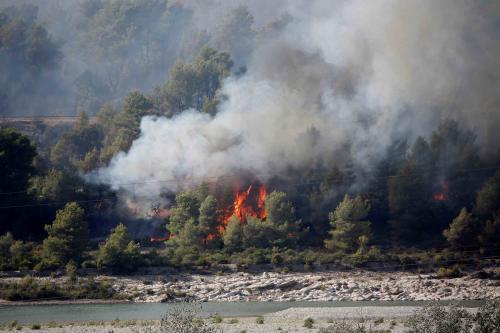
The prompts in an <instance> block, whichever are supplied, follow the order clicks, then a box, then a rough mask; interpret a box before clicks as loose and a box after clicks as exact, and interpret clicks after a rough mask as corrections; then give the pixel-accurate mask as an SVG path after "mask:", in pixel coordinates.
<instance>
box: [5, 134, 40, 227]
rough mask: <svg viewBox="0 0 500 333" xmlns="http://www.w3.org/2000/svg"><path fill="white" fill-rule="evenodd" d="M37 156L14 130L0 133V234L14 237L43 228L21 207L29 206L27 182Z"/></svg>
mask: <svg viewBox="0 0 500 333" xmlns="http://www.w3.org/2000/svg"><path fill="white" fill-rule="evenodd" d="M36 155H37V153H36V150H35V147H34V146H33V144H32V143H31V141H30V139H29V138H28V137H27V136H25V135H23V134H21V133H19V132H17V131H16V130H14V129H9V128H3V129H0V175H1V176H0V193H2V194H1V195H0V206H2V207H3V208H2V209H0V220H1V221H2V223H0V232H2V233H4V232H6V231H11V232H13V233H14V235H15V236H16V237H17V236H21V235H22V236H26V235H30V234H31V235H33V234H38V233H40V232H41V231H42V230H43V225H40V224H37V222H38V221H37V219H36V218H37V217H36V216H33V217H32V216H30V211H29V210H27V209H26V208H24V207H18V206H24V205H29V204H30V203H31V198H29V197H28V196H27V189H28V180H29V178H30V177H31V176H32V175H33V173H34V172H35V168H34V159H35V157H36Z"/></svg>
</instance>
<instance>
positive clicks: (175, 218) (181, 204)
mask: <svg viewBox="0 0 500 333" xmlns="http://www.w3.org/2000/svg"><path fill="white" fill-rule="evenodd" d="M199 214H200V201H199V199H198V197H197V196H196V194H195V193H193V192H181V193H179V194H177V195H176V196H175V206H174V207H173V208H172V209H171V211H170V218H169V223H168V225H167V229H168V231H169V232H170V233H171V234H174V235H178V234H179V233H180V231H181V230H182V229H183V227H184V226H185V225H186V224H187V223H191V224H192V225H197V224H198V217H199Z"/></svg>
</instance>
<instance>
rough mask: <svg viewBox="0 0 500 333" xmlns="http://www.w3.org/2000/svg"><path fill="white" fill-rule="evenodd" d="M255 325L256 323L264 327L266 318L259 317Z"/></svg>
mask: <svg viewBox="0 0 500 333" xmlns="http://www.w3.org/2000/svg"><path fill="white" fill-rule="evenodd" d="M255 323H256V324H259V325H263V324H264V317H262V316H258V317H257V318H256V319H255Z"/></svg>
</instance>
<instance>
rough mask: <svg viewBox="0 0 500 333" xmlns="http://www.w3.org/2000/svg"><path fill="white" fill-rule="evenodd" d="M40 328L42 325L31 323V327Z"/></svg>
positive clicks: (33, 328)
mask: <svg viewBox="0 0 500 333" xmlns="http://www.w3.org/2000/svg"><path fill="white" fill-rule="evenodd" d="M40 328H42V327H41V326H40V324H33V325H31V329H32V330H39V329H40Z"/></svg>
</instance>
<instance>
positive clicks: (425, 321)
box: [407, 305, 473, 333]
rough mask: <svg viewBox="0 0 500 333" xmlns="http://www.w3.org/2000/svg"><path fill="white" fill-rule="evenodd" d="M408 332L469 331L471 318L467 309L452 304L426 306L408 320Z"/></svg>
mask: <svg viewBox="0 0 500 333" xmlns="http://www.w3.org/2000/svg"><path fill="white" fill-rule="evenodd" d="M408 327H409V330H408V331H407V332H408V333H470V332H472V327H473V318H472V316H471V314H470V313H469V312H467V310H464V309H461V308H458V307H456V306H452V307H450V308H446V307H442V306H439V305H431V306H426V307H424V308H422V309H420V310H418V311H417V312H416V313H415V314H414V315H413V316H412V317H411V318H410V319H409V320H408Z"/></svg>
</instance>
